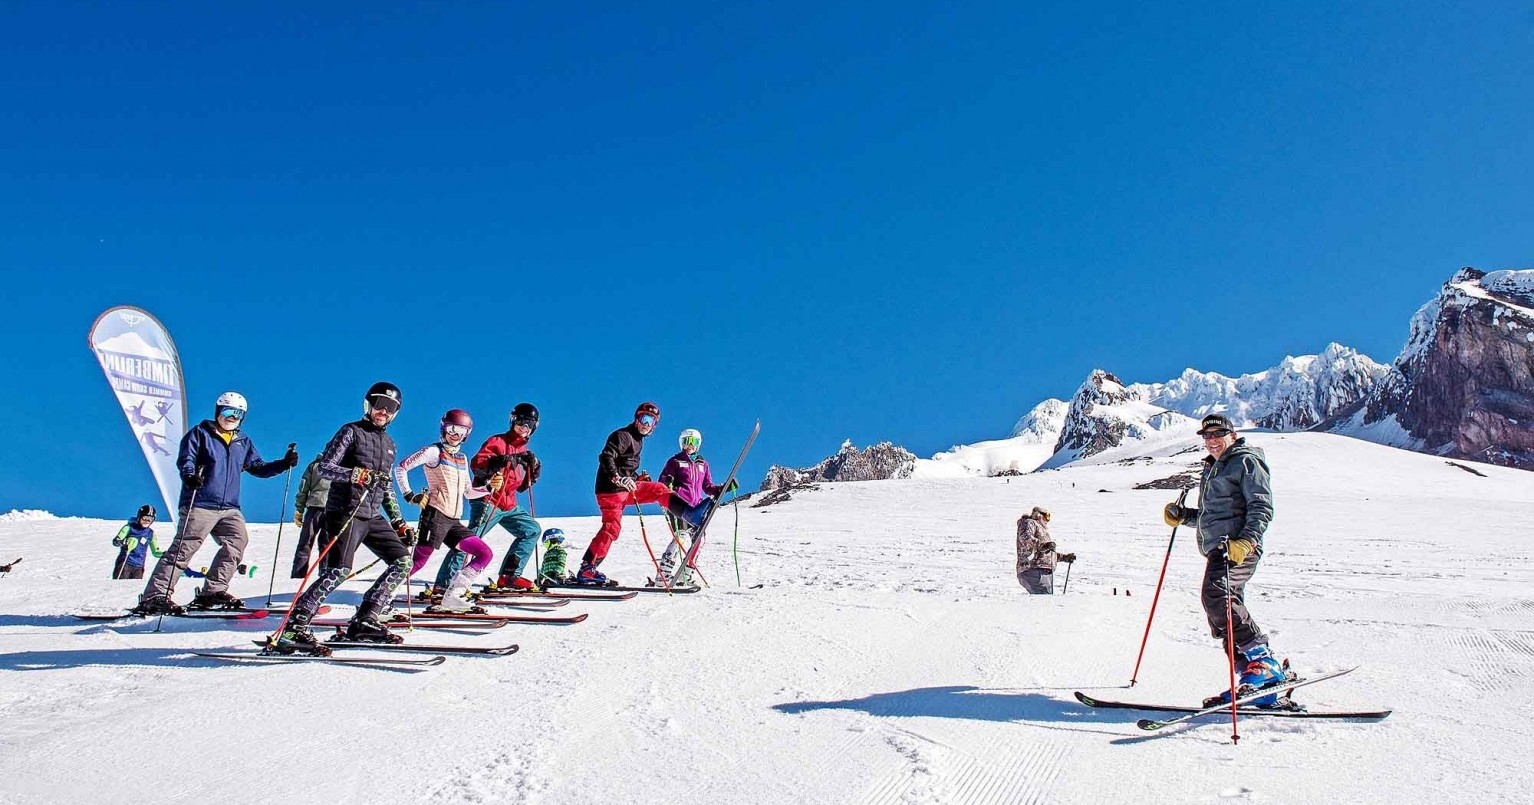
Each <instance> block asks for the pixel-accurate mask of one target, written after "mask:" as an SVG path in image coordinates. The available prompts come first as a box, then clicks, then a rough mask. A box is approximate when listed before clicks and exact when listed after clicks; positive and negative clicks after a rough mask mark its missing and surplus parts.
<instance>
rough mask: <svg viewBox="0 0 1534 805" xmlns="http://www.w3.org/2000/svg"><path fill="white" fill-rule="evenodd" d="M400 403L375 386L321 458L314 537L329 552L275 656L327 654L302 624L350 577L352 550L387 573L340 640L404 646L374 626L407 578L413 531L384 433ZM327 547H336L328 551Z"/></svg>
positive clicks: (390, 387)
mask: <svg viewBox="0 0 1534 805" xmlns="http://www.w3.org/2000/svg"><path fill="white" fill-rule="evenodd" d="M400 403H401V397H400V391H399V387H397V386H395V385H394V384H393V383H374V384H373V386H372V387H371V388H369V389H368V393H367V397H366V398H365V400H364V401H363V408H364V415H363V418H362V419H360V420H358V421H356V422H348V423H347V424H345V425H342V426H341V429H340V430H338V431H336V435H335V436H333V437H331V439H330V443H329V444H327V445H325V451H324V452H323V453H321V454H320V475H321V476H323V477H325V478H327V479H329V480H330V481H331V484H330V495H329V497H328V498H327V499H326V501H325V520H324V530H323V532H322V535H323V536H322V537H321V542H322V544H326V545H328V550H327V552H326V553H325V557H324V559H323V560H322V561H321V562H320V566H319V570H318V571H317V572H316V573H315V577H314V580H313V581H312V582H310V584H309V587H308V589H306V590H304V592H303V594H302V595H300V596H299V598H298V603H297V604H296V605H295V606H294V608H293V615H292V617H291V618H290V619H289V620H288V627H287V629H285V630H284V631H283V633H282V634H281V636H280V637H279V638H278V640H277V641H276V643H275V644H274V648H275V649H276V650H277V651H280V652H282V653H292V652H294V651H303V652H306V653H309V654H320V655H326V654H329V653H330V649H329V648H327V647H326V646H324V645H323V644H322V643H320V642H319V641H318V640H317V639H315V637H314V633H313V632H311V631H310V630H309V623H310V622H311V621H312V620H313V619H314V615H315V613H316V612H318V611H319V608H320V605H321V604H322V603H324V601H325V597H326V596H328V595H330V593H331V591H333V590H335V588H336V587H337V586H339V585H340V584H341V582H342V581H344V580H345V579H346V577H347V575H348V574H350V573H351V571H352V559H353V557H354V556H355V554H356V552H357V546H358V545H366V546H367V547H368V550H370V551H372V552H373V553H374V554H376V555H377V556H378V558H380V559H382V560H383V561H384V563H385V565H386V566H387V567H386V569H385V570H384V572H383V575H381V576H379V578H378V581H376V582H374V583H373V586H372V587H369V588H368V590H367V592H366V593H364V594H363V596H362V605H361V606H359V607H358V608H357V614H356V615H354V616H353V617H352V620H351V623H350V624H348V625H347V629H346V639H347V640H361V641H366V642H371V643H400V642H403V638H401V637H399V636H397V635H395V634H394V633H393V632H390V631H389V628H388V627H387V626H385V625H384V624H383V622H382V621H381V620H380V616H381V615H382V614H383V613H384V612H385V611H387V610H388V608H389V603H390V601H392V600H393V598H394V593H395V590H397V589H398V588H399V586H400V585H401V584H403V583H404V581H405V579H406V577H407V575H408V574H409V572H410V549H409V546H412V545H414V544H415V540H416V533H415V529H413V528H411V527H410V525H409V524H408V523H406V522H405V518H404V517H403V516H402V515H401V513H400V508H399V504H398V503H397V502H396V501H395V499H394V486H393V483H392V481H391V479H392V475H391V469H392V468H393V466H394V454H395V446H394V439H393V438H392V437H390V436H389V434H388V433H386V432H385V430H386V429H387V428H388V427H389V423H390V422H392V421H393V420H394V417H395V415H396V414H398V413H399V409H400ZM380 509H381V510H382V512H381V513H380ZM385 517H387V518H388V519H387V520H385ZM331 541H334V543H335V544H333V545H329V543H330V542H331Z"/></svg>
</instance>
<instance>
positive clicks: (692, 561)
mask: <svg viewBox="0 0 1534 805" xmlns="http://www.w3.org/2000/svg"><path fill="white" fill-rule="evenodd" d="M761 432H762V420H760V419H758V420H757V421H756V425H755V426H754V427H752V428H751V435H750V436H747V437H746V444H745V446H744V447H742V448H740V455H738V456H736V457H735V463H734V464H733V465H731V466H730V474H729V475H726V476H725V477H724V483H723V484H720V486H719V494H718V495H715V496H714V505H713V506H712V507H710V508H709V510H708V514H705V515H703V522H702V523H700V524H699V525H698V528H697V530H695V531H694V532H693V535H692V545H690V546H688V548H687V558H686V560H685V561H684V562H683V563H682V565H683V566H684V567H690V568H694V569H696V568H697V567H698V550H699V549H701V548H702V547H703V538H704V537H705V536H707V535H708V524H709V523H711V522H713V520H714V514H715V513H716V512H718V511H719V508H720V506H719V498H720V497H722V496H723V495H724V490H726V489H729V488H730V482H731V481H733V480H735V476H736V474H738V473H739V472H740V465H741V464H742V463H743V462H745V460H746V454H747V453H749V452H751V445H753V444H755V443H756V435H757V434H758V433H761ZM671 592H673V593H674V592H677V589H676V588H675V587H673V588H671Z"/></svg>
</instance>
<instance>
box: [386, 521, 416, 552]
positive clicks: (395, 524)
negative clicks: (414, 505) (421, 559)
mask: <svg viewBox="0 0 1534 805" xmlns="http://www.w3.org/2000/svg"><path fill="white" fill-rule="evenodd" d="M389 526H390V527H391V528H393V529H394V533H396V534H398V535H399V541H400V542H403V543H405V547H406V548H413V547H415V542H416V539H417V537H418V536H419V535H418V534H417V533H416V530H415V529H414V528H411V527H410V524H409V523H407V522H405V521H404V520H390V521H389Z"/></svg>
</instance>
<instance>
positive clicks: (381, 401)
mask: <svg viewBox="0 0 1534 805" xmlns="http://www.w3.org/2000/svg"><path fill="white" fill-rule="evenodd" d="M369 404H370V405H372V407H373V410H374V411H383V412H384V413H387V414H392V413H394V412H396V411H398V410H399V400H396V399H394V398H393V397H385V396H383V395H382V394H379V395H377V396H375V397H374V398H373V399H372V400H370V401H369Z"/></svg>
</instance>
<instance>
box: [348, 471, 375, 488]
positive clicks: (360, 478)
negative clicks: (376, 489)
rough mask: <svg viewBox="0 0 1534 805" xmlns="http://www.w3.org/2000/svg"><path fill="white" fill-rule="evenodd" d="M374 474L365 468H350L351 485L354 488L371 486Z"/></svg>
mask: <svg viewBox="0 0 1534 805" xmlns="http://www.w3.org/2000/svg"><path fill="white" fill-rule="evenodd" d="M373 475H374V472H373V471H372V470H370V469H368V468H367V467H353V468H352V484H354V485H356V486H371V485H372V481H373Z"/></svg>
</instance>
